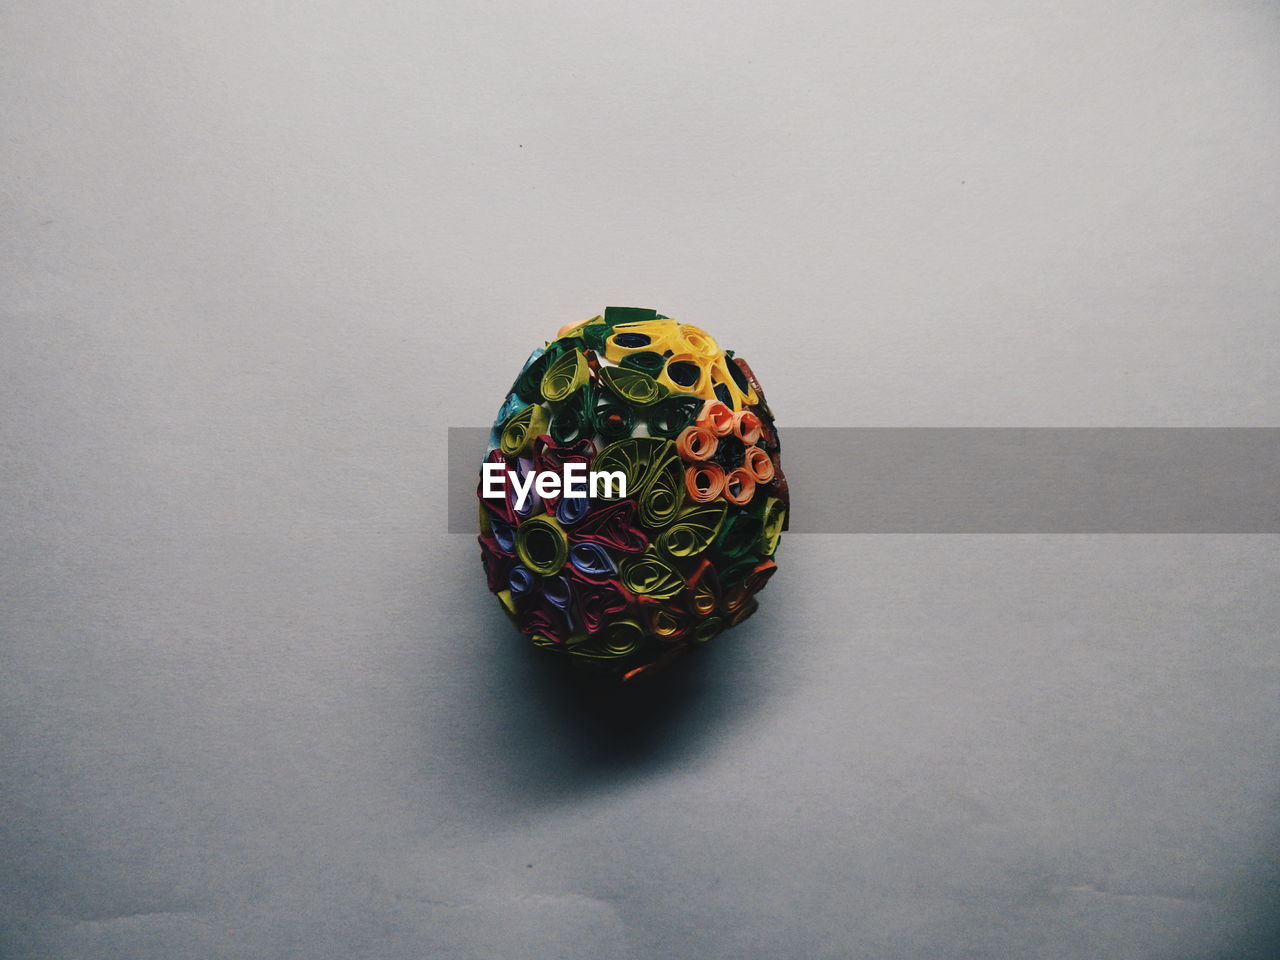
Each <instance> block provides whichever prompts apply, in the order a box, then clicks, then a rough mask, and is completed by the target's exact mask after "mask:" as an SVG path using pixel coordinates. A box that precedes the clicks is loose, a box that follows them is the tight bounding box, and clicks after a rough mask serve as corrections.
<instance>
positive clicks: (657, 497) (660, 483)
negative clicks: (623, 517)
mask: <svg viewBox="0 0 1280 960" xmlns="http://www.w3.org/2000/svg"><path fill="white" fill-rule="evenodd" d="M665 442H666V447H664V448H663V450H662V453H661V455H660V456H659V458H658V460H657V461H655V463H654V464H653V466H652V467H651V468H650V470H649V473H648V475H647V476H646V477H645V479H644V484H643V486H642V487H641V488H640V495H639V497H638V498H637V505H638V506H637V510H636V514H637V516H639V518H640V522H641V523H642V524H644V525H645V526H646V527H649V528H650V529H658V528H660V527H665V526H666V525H667V524H668V523H670V522H671V521H672V520H674V519H675V518H676V515H677V514H678V513H679V512H680V508H681V507H682V506H683V505H684V464H683V463H681V462H680V457H679V455H678V454H677V453H676V449H675V444H673V443H671V442H670V441H669V440H668V441H665Z"/></svg>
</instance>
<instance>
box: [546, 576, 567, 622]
mask: <svg viewBox="0 0 1280 960" xmlns="http://www.w3.org/2000/svg"><path fill="white" fill-rule="evenodd" d="M542 595H543V596H544V597H546V598H547V602H548V603H550V604H551V605H552V606H553V607H556V608H558V609H560V610H563V611H565V613H566V614H567V613H568V612H569V607H570V605H571V604H572V603H573V585H572V584H570V583H569V578H568V577H566V576H565V575H564V574H563V573H560V574H556V575H555V576H554V577H547V578H545V579H544V580H543V581H542Z"/></svg>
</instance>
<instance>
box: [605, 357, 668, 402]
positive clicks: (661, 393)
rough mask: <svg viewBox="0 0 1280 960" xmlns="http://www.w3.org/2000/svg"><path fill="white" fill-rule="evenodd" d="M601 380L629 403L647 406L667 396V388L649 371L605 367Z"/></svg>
mask: <svg viewBox="0 0 1280 960" xmlns="http://www.w3.org/2000/svg"><path fill="white" fill-rule="evenodd" d="M600 382H601V383H603V384H604V385H605V386H606V387H608V388H609V389H610V390H612V391H613V392H614V393H615V394H616V395H617V396H618V397H620V398H622V399H623V400H626V401H627V402H628V403H634V404H638V405H639V406H642V407H647V406H649V405H650V404H653V403H657V402H658V401H659V400H662V399H665V398H666V396H667V388H666V387H664V386H662V385H661V384H659V383H658V382H657V381H656V380H654V379H653V377H651V376H649V375H648V374H647V373H641V372H640V371H639V370H629V369H628V368H626V367H605V368H604V369H602V370H601V371H600Z"/></svg>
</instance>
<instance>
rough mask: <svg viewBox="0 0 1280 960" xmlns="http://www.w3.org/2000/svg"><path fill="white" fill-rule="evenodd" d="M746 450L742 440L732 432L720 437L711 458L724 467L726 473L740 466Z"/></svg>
mask: <svg viewBox="0 0 1280 960" xmlns="http://www.w3.org/2000/svg"><path fill="white" fill-rule="evenodd" d="M746 452H747V448H746V447H745V446H744V445H743V443H742V441H741V440H739V439H738V438H737V437H735V436H734V435H733V434H729V436H727V437H721V438H720V443H719V445H718V446H717V447H716V452H715V453H714V454H713V455H712V457H711V459H712V460H714V461H715V462H716V463H718V464H720V466H722V467H724V471H725V473H728V472H729V471H730V470H736V469H737V468H738V467H740V466H742V458H743V455H744V454H745V453H746Z"/></svg>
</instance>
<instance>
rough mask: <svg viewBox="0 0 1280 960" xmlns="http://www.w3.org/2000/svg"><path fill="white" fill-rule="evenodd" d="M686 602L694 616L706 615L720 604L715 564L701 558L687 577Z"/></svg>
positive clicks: (718, 581)
mask: <svg viewBox="0 0 1280 960" xmlns="http://www.w3.org/2000/svg"><path fill="white" fill-rule="evenodd" d="M686 602H687V604H688V607H689V612H690V613H692V614H693V615H694V616H695V617H698V618H701V617H707V616H710V615H711V614H713V613H715V611H716V610H717V608H719V606H720V578H719V577H718V576H717V575H716V567H715V564H714V563H712V562H711V561H710V560H703V561H702V562H701V563H700V564H698V567H697V569H695V570H694V571H693V574H692V575H691V576H690V577H689V584H688V591H687V593H686Z"/></svg>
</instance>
